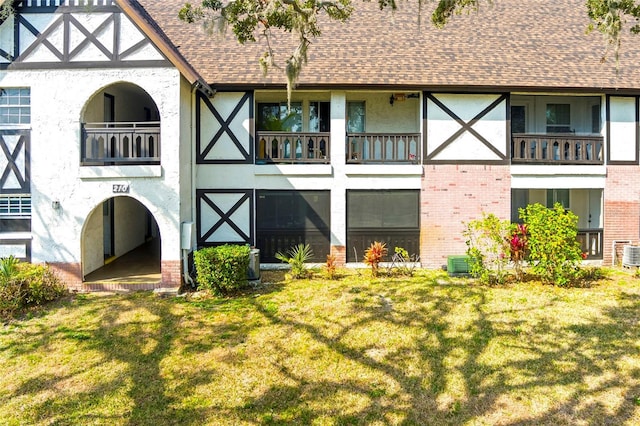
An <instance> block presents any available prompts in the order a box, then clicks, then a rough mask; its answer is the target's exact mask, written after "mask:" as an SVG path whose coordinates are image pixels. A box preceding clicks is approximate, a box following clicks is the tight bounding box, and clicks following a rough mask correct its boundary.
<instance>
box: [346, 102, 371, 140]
mask: <svg viewBox="0 0 640 426" xmlns="http://www.w3.org/2000/svg"><path fill="white" fill-rule="evenodd" d="M365 128H366V127H365V106H364V102H347V133H364V132H365Z"/></svg>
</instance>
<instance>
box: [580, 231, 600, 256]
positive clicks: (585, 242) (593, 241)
mask: <svg viewBox="0 0 640 426" xmlns="http://www.w3.org/2000/svg"><path fill="white" fill-rule="evenodd" d="M602 231H603V230H602V228H598V229H579V230H578V242H579V243H580V248H581V249H582V252H583V253H586V254H587V259H602V248H603V241H602Z"/></svg>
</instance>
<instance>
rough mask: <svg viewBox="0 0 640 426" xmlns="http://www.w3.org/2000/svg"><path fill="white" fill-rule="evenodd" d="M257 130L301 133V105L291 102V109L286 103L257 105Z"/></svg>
mask: <svg viewBox="0 0 640 426" xmlns="http://www.w3.org/2000/svg"><path fill="white" fill-rule="evenodd" d="M258 130H266V131H272V132H301V131H302V104H301V103H300V102H292V103H291V109H288V108H287V103H286V102H280V103H260V104H258Z"/></svg>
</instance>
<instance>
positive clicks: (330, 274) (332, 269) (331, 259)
mask: <svg viewBox="0 0 640 426" xmlns="http://www.w3.org/2000/svg"><path fill="white" fill-rule="evenodd" d="M324 273H325V275H326V277H327V279H329V280H335V279H336V257H335V256H334V255H333V254H328V255H327V261H326V263H325V264H324Z"/></svg>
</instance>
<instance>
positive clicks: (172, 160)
mask: <svg viewBox="0 0 640 426" xmlns="http://www.w3.org/2000/svg"><path fill="white" fill-rule="evenodd" d="M117 82H128V83H133V84H136V85H138V86H140V88H142V89H143V90H145V91H146V92H147V93H148V94H149V95H150V96H151V98H152V99H153V100H154V102H155V104H156V105H157V107H158V110H159V113H160V120H161V166H160V167H159V168H156V170H157V171H154V170H151V169H152V168H147V169H149V170H151V172H148V173H147V172H145V173H140V170H141V169H144V167H143V168H141V167H140V166H130V167H118V168H110V167H97V168H95V167H94V168H92V173H87V169H86V168H84V167H81V166H80V122H81V120H82V114H83V111H84V108H85V105H86V104H87V102H88V101H89V100H90V99H91V98H92V97H93V96H94V95H95V94H96V93H98V92H100V91H102V90H103V88H104V87H106V86H109V85H110V84H113V83H117ZM0 87H30V88H31V117H32V119H31V128H32V132H31V193H32V205H33V209H32V211H33V212H32V234H33V236H34V238H33V245H32V260H33V261H34V262H44V261H49V262H71V263H75V262H80V261H81V242H80V239H81V234H82V231H83V226H84V224H85V222H86V220H87V217H88V215H89V213H90V212H91V211H92V210H93V209H94V208H95V207H96V206H98V205H100V204H101V203H102V202H103V201H104V200H105V199H108V198H110V197H112V196H113V195H114V194H113V190H112V185H113V184H114V183H118V184H129V187H130V193H129V194H127V195H128V196H130V197H132V198H135V199H136V200H138V201H140V202H141V203H142V204H143V205H144V206H146V207H147V208H148V209H149V210H150V211H151V213H152V214H153V216H154V218H155V220H156V221H157V223H158V226H159V229H160V234H161V238H162V259H163V260H178V259H179V258H180V232H179V231H180V221H181V216H180V206H181V200H180V193H181V192H180V191H181V187H180V185H181V169H182V168H184V167H185V162H188V161H189V158H188V157H187V158H184V157H185V156H184V155H183V153H181V151H180V147H179V145H180V141H181V138H183V139H184V138H188V137H189V135H187V136H185V135H184V134H182V135H181V130H184V131H186V132H187V133H188V132H189V127H187V128H186V129H181V125H183V123H182V122H181V117H180V115H181V104H182V103H184V102H185V100H184V99H182V97H183V96H187V95H185V94H184V93H183V92H182V91H181V77H180V74H179V72H178V71H177V70H176V69H173V68H153V69H148V68H135V69H113V70H109V69H99V70H87V69H78V70H54V71H48V70H31V71H10V72H6V71H4V72H0ZM186 102H188V100H187V101H186ZM187 164H188V163H187ZM114 170H117V172H115V173H114V172H113V171H114ZM103 172H104V173H103ZM53 201H59V203H60V209H58V210H54V209H53V208H52V202H53Z"/></svg>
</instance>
